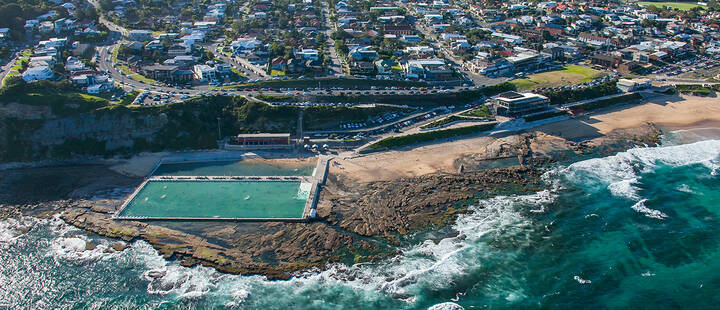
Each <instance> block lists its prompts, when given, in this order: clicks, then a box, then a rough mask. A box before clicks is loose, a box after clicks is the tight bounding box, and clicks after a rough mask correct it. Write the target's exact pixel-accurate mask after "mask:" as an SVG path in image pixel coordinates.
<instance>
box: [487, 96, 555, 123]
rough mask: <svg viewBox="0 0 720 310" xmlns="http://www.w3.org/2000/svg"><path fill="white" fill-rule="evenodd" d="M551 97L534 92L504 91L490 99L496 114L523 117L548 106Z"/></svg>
mask: <svg viewBox="0 0 720 310" xmlns="http://www.w3.org/2000/svg"><path fill="white" fill-rule="evenodd" d="M549 104H550V99H548V97H545V96H543V95H539V94H534V93H518V92H514V91H509V92H504V93H501V94H499V95H497V96H496V97H494V98H492V100H491V101H490V107H491V108H490V109H491V111H492V112H493V114H495V115H502V116H510V117H522V116H524V115H527V114H530V113H534V112H540V111H543V110H545V109H547V108H548V106H549Z"/></svg>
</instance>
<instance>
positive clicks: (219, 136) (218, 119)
mask: <svg viewBox="0 0 720 310" xmlns="http://www.w3.org/2000/svg"><path fill="white" fill-rule="evenodd" d="M217 122H218V140H222V132H221V131H220V117H218V118H217Z"/></svg>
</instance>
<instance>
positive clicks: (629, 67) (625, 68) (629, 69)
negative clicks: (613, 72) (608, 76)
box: [617, 61, 642, 75]
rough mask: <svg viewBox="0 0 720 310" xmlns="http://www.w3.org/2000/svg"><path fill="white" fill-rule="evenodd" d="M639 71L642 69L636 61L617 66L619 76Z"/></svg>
mask: <svg viewBox="0 0 720 310" xmlns="http://www.w3.org/2000/svg"><path fill="white" fill-rule="evenodd" d="M640 69H642V66H641V65H640V63H638V62H637V61H628V62H626V63H622V64H619V65H618V68H617V71H618V72H620V73H621V74H628V75H629V74H635V73H637V72H638V71H639V70H640Z"/></svg>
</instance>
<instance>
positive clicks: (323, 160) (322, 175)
mask: <svg viewBox="0 0 720 310" xmlns="http://www.w3.org/2000/svg"><path fill="white" fill-rule="evenodd" d="M332 158H333V157H332V156H327V155H320V156H319V157H318V161H317V164H316V166H315V171H314V172H313V175H312V176H152V173H153V172H155V170H157V168H158V167H159V166H160V165H161V164H162V163H163V161H162V160H160V161H159V162H158V164H157V165H156V166H155V168H154V169H153V171H152V172H151V173H150V176H148V177H147V178H146V179H145V180H144V181H143V182H142V183H141V184H140V185H139V186H138V187H137V188H136V189H135V190H134V191H133V192H132V194H130V196H128V198H127V199H126V200H125V202H123V204H122V206H121V207H120V209H118V210H117V212H115V214H114V215H113V219H116V220H176V221H183V220H193V221H214V220H221V221H256V222H257V221H283V222H284V221H290V222H298V221H307V220H309V219H312V218H314V217H315V216H316V213H315V207H316V205H317V200H318V196H319V194H320V188H321V186H322V185H324V184H325V181H326V180H327V174H328V169H329V166H330V161H331V160H332ZM151 181H170V182H173V181H175V182H188V181H194V182H197V181H201V182H223V181H224V182H278V181H280V182H300V183H310V184H312V185H311V187H310V193H309V195H308V198H307V200H306V201H305V209H304V210H303V213H302V216H301V217H300V218H219V217H218V218H215V217H213V218H165V217H144V216H141V217H138V216H121V215H120V214H121V213H122V211H123V210H125V208H126V207H127V206H128V205H129V204H130V203H131V202H132V201H133V200H134V199H135V197H136V196H137V195H138V193H140V191H141V190H142V189H143V188H144V187H145V185H146V184H147V183H148V182H151Z"/></svg>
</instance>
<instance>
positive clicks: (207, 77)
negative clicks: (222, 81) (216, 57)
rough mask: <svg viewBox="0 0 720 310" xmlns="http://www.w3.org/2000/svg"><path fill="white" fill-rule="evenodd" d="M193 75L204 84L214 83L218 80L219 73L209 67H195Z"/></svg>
mask: <svg viewBox="0 0 720 310" xmlns="http://www.w3.org/2000/svg"><path fill="white" fill-rule="evenodd" d="M193 73H194V74H195V78H196V79H198V80H200V81H203V82H207V81H213V80H216V79H217V71H216V70H215V68H213V67H210V66H208V65H195V66H193Z"/></svg>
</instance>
